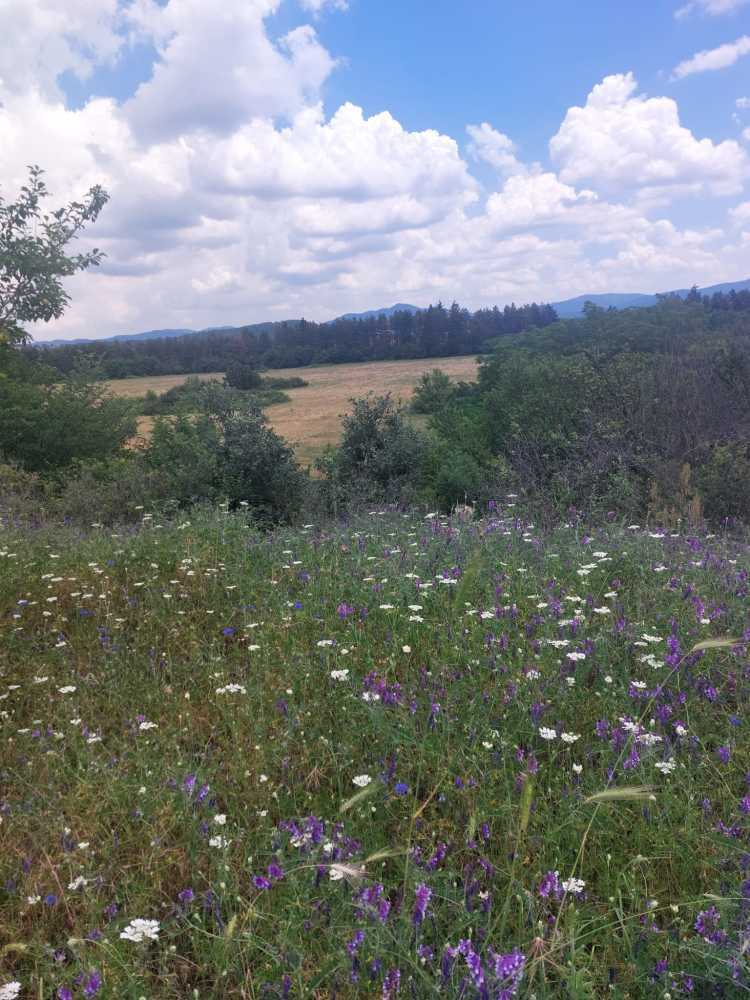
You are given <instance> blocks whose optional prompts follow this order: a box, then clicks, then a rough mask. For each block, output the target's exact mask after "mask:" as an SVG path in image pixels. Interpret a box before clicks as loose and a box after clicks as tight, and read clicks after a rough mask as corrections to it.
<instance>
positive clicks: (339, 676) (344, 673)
mask: <svg viewBox="0 0 750 1000" xmlns="http://www.w3.org/2000/svg"><path fill="white" fill-rule="evenodd" d="M331 678H332V679H333V680H334V681H348V680H349V671H348V670H332V671H331Z"/></svg>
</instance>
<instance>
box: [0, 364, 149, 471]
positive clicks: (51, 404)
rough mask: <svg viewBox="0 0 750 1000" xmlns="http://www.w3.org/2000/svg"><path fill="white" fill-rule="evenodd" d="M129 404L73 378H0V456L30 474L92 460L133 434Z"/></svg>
mask: <svg viewBox="0 0 750 1000" xmlns="http://www.w3.org/2000/svg"><path fill="white" fill-rule="evenodd" d="M135 428H136V421H135V415H134V412H133V406H132V403H131V402H130V401H129V400H126V399H120V398H116V397H114V396H110V395H108V394H107V393H106V391H105V390H104V389H103V388H102V387H101V386H99V385H95V384H92V383H88V382H81V381H78V380H76V379H73V380H69V381H65V382H62V383H60V384H57V385H50V384H44V383H39V382H33V381H16V380H14V379H10V378H5V379H0V455H2V456H3V457H4V459H5V460H9V459H10V460H12V461H14V462H17V463H18V464H19V465H20V466H21V467H23V468H24V469H27V470H28V471H30V472H54V471H55V470H59V469H62V468H65V467H67V466H69V465H70V464H71V462H75V461H80V460H90V461H97V460H100V459H102V458H105V457H106V456H107V455H111V454H114V453H115V452H117V451H118V450H119V449H120V448H121V447H122V446H123V444H124V443H125V441H127V439H128V438H130V437H132V436H133V435H134V434H135Z"/></svg>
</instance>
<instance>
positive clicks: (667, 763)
mask: <svg viewBox="0 0 750 1000" xmlns="http://www.w3.org/2000/svg"><path fill="white" fill-rule="evenodd" d="M654 767H655V768H656V770H657V771H661V773H662V774H671V773H672V771H674V769H675V768H676V767H677V761H676V760H675V759H674V757H670V758H669V760H658V761H657V762H656V764H654Z"/></svg>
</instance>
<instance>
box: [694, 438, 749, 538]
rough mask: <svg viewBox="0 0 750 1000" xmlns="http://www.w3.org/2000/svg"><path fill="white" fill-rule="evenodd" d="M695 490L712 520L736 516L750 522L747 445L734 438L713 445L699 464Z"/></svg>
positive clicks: (747, 522)
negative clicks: (700, 464) (721, 443)
mask: <svg viewBox="0 0 750 1000" xmlns="http://www.w3.org/2000/svg"><path fill="white" fill-rule="evenodd" d="M698 489H699V493H700V496H701V497H702V499H703V508H704V512H705V514H706V516H707V517H708V518H710V519H711V520H712V521H720V520H723V519H724V518H728V517H729V518H737V519H739V520H741V521H743V522H744V523H745V524H749V523H750V447H748V444H747V442H746V441H737V442H734V443H732V444H728V445H719V446H717V447H716V448H713V449H712V450H711V451H710V453H709V455H708V456H707V458H706V461H705V462H704V463H703V465H702V466H701V469H700V472H699V475H698Z"/></svg>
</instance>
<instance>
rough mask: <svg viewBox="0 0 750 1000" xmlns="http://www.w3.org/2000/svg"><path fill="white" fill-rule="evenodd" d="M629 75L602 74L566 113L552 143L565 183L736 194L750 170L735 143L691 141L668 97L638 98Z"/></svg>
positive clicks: (665, 192)
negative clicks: (584, 98)
mask: <svg viewBox="0 0 750 1000" xmlns="http://www.w3.org/2000/svg"><path fill="white" fill-rule="evenodd" d="M637 89H638V84H637V82H636V80H635V78H634V77H633V74H632V73H626V74H617V75H614V76H608V77H605V79H604V80H603V81H602V82H601V83H599V84H597V85H596V86H595V87H594V89H593V90H592V91H591V93H590V94H589V96H588V99H587V101H586V104H585V105H584V107H582V108H581V107H573V108H570V109H569V110H568V112H567V114H566V115H565V118H564V120H563V122H562V125H561V126H560V129H559V131H558V132H557V134H556V135H555V136H553V138H552V139H551V140H550V153H551V155H552V159H553V161H554V162H555V163H556V164H558V166H559V168H560V178H561V180H562V181H563V182H565V183H568V184H578V183H580V182H582V181H587V182H589V183H590V184H591V185H592V186H593V187H594V188H595V189H596V190H614V191H623V190H625V189H640V190H641V191H642V192H646V193H647V194H648V193H650V194H652V195H653V194H657V195H658V196H659V198H662V199H663V198H664V197H668V196H670V195H681V194H688V193H696V194H697V193H700V192H708V193H710V194H715V195H722V194H725V195H726V194H734V193H736V192H738V191H740V190H741V189H742V185H743V182H744V180H745V178H746V177H747V176H748V171H749V170H750V161H749V160H748V157H747V154H746V153H745V152H744V150H743V149H742V148H741V147H740V146H739V144H738V143H737V142H734V141H731V140H726V141H724V142H721V143H718V144H715V143H713V142H712V141H711V140H710V139H696V138H695V136H694V135H693V133H692V132H691V131H690V130H689V129H687V128H685V127H684V126H683V125H681V124H680V119H679V111H678V107H677V103H676V102H675V101H674V100H672V99H671V98H669V97H652V98H648V97H645V96H641V95H638V94H637V93H636V91H637Z"/></svg>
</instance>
